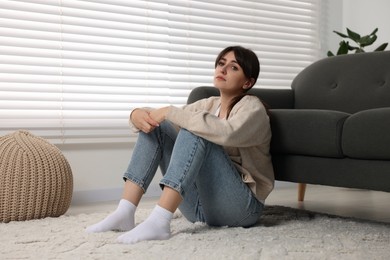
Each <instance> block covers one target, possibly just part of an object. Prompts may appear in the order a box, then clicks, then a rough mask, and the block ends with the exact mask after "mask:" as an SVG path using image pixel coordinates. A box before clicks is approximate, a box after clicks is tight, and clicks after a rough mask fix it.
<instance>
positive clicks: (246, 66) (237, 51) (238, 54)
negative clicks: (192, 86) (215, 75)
mask: <svg viewBox="0 0 390 260" xmlns="http://www.w3.org/2000/svg"><path fill="white" fill-rule="evenodd" d="M231 51H232V52H233V53H234V56H235V58H236V61H237V63H238V65H240V67H241V68H242V70H243V72H244V75H245V77H247V78H248V79H253V80H254V81H253V84H252V86H250V87H249V88H247V89H245V90H243V93H242V94H241V95H238V96H237V97H236V98H234V99H233V100H232V103H231V104H230V105H229V108H228V111H227V115H226V118H227V117H228V116H229V114H230V111H231V110H232V108H233V107H234V105H235V104H237V103H238V102H239V101H240V100H241V99H242V98H243V97H244V96H245V95H246V92H247V91H248V90H250V89H251V88H252V87H253V86H254V85H255V84H256V81H257V78H258V77H259V73H260V62H259V59H258V58H257V55H256V54H255V53H254V52H253V51H252V50H250V49H247V48H244V47H241V46H229V47H226V48H225V49H223V50H222V51H221V52H220V53H219V54H218V56H217V58H216V60H215V68H216V67H217V65H218V62H219V61H220V60H221V59H222V58H223V57H224V56H225V55H226V54H227V53H229V52H231Z"/></svg>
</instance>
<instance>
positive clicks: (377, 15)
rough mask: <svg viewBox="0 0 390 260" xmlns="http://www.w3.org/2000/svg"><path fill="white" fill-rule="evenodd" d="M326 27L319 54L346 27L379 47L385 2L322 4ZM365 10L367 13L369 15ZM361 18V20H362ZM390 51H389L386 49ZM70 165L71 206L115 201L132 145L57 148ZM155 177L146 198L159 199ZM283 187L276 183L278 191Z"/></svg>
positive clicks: (387, 35) (384, 34) (386, 32)
mask: <svg viewBox="0 0 390 260" xmlns="http://www.w3.org/2000/svg"><path fill="white" fill-rule="evenodd" d="M323 4H324V7H325V8H326V12H325V14H324V16H323V17H322V18H321V19H327V23H328V26H327V27H324V28H322V30H325V31H324V36H323V37H322V39H321V52H322V53H323V55H324V56H325V54H326V52H327V50H336V49H337V48H338V42H339V41H340V38H339V37H338V36H337V35H336V34H334V33H332V31H333V30H337V31H343V30H345V27H346V26H348V27H349V28H351V29H352V30H356V31H357V32H361V33H362V34H366V33H367V34H368V33H370V32H371V31H372V30H373V29H374V28H375V27H379V32H378V36H379V38H378V40H377V42H378V43H380V44H381V43H383V42H390V28H389V26H390V22H389V17H388V16H387V14H386V13H385V12H386V10H390V1H389V2H387V1H386V0H372V1H365V0H344V1H340V0H327V1H323ZM367 10H370V12H369V13H368V11H367ZM362 17H364V19H362ZM388 49H389V48H388ZM58 147H59V148H60V149H61V150H62V151H63V153H64V155H65V156H66V158H67V159H68V161H69V163H70V164H71V167H72V171H73V177H74V196H73V203H75V204H76V203H85V202H91V201H107V200H117V199H119V198H120V195H121V191H122V185H123V180H122V174H123V172H124V171H125V170H126V167H127V164H128V161H129V159H130V157H131V151H132V144H130V143H124V144H87V145H80V144H77V145H75V144H69V145H59V146H58ZM160 176H161V175H160V174H159V173H158V174H157V176H156V178H155V179H154V180H153V182H152V184H151V186H150V189H149V190H148V192H147V193H146V196H158V195H159V194H160V189H159V187H158V185H157V184H158V180H159V178H160ZM284 185H295V184H286V183H277V186H276V187H277V188H278V187H280V186H284Z"/></svg>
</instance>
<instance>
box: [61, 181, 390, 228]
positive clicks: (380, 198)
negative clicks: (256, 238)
mask: <svg viewBox="0 0 390 260" xmlns="http://www.w3.org/2000/svg"><path fill="white" fill-rule="evenodd" d="M156 200H157V198H153V197H149V198H143V200H142V201H141V203H140V206H141V205H142V207H153V206H154V205H155V203H156ZM389 202H390V193H387V192H377V191H367V190H357V189H347V188H336V187H327V186H319V185H307V188H306V195H305V201H304V202H298V201H297V187H296V186H295V185H282V187H277V188H275V189H274V191H272V193H271V194H270V196H269V197H268V199H267V201H266V204H268V205H282V206H288V207H293V208H300V209H307V210H311V211H316V212H323V213H328V214H334V215H339V216H346V217H354V218H360V219H367V220H374V221H381V222H388V223H390V203H389ZM117 203H118V202H117V201H109V202H99V203H90V204H88V205H72V206H71V207H70V208H69V210H68V212H67V214H70V215H77V214H81V213H92V212H110V211H112V210H114V209H115V208H116V205H117Z"/></svg>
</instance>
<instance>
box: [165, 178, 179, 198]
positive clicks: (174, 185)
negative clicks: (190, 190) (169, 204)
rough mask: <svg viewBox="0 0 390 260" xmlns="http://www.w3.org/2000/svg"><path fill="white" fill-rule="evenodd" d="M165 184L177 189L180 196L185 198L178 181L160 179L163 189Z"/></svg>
mask: <svg viewBox="0 0 390 260" xmlns="http://www.w3.org/2000/svg"><path fill="white" fill-rule="evenodd" d="M164 186H167V187H169V188H171V189H173V190H175V191H177V192H178V193H179V194H180V196H181V197H182V198H183V193H182V191H183V190H182V188H181V187H180V185H178V184H176V183H174V182H172V181H170V180H166V179H162V180H161V181H160V187H161V189H164Z"/></svg>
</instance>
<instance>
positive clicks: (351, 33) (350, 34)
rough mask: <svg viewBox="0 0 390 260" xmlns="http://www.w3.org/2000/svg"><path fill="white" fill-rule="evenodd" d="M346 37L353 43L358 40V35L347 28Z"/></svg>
mask: <svg viewBox="0 0 390 260" xmlns="http://www.w3.org/2000/svg"><path fill="white" fill-rule="evenodd" d="M347 32H348V36H349V38H351V39H352V40H353V41H355V42H358V41H359V40H360V34H358V33H355V32H354V31H351V30H350V29H348V28H347Z"/></svg>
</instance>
